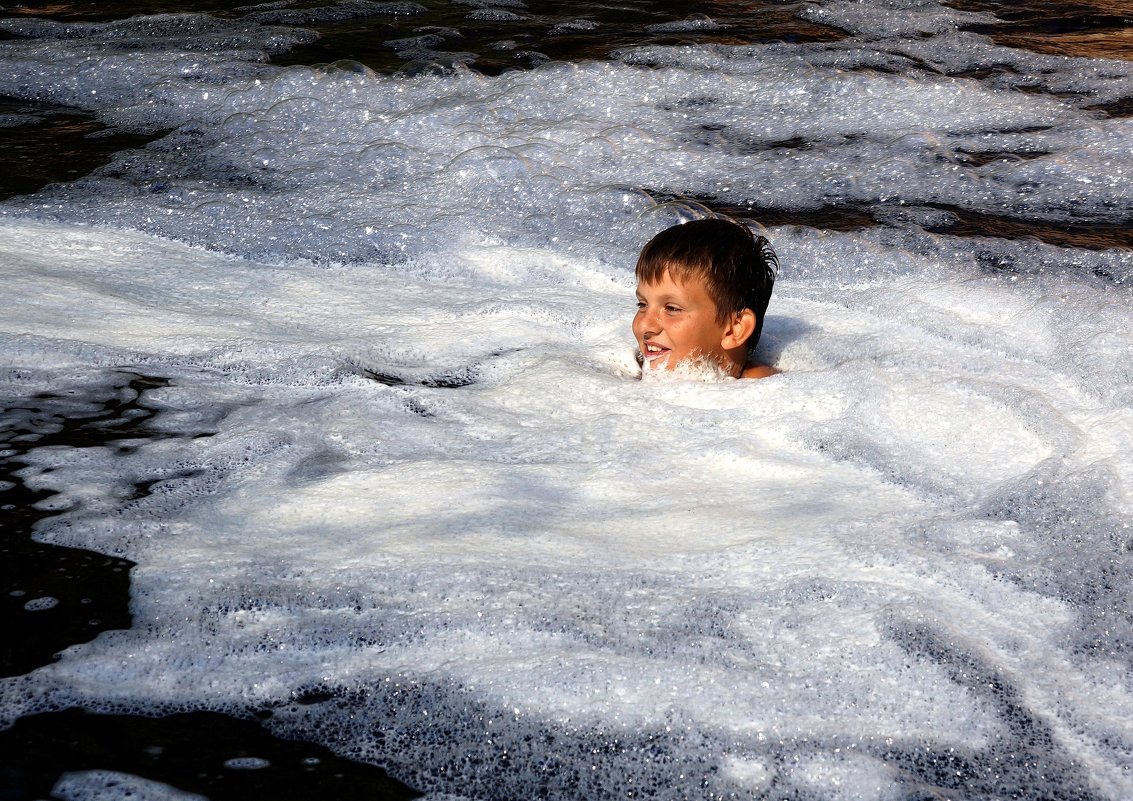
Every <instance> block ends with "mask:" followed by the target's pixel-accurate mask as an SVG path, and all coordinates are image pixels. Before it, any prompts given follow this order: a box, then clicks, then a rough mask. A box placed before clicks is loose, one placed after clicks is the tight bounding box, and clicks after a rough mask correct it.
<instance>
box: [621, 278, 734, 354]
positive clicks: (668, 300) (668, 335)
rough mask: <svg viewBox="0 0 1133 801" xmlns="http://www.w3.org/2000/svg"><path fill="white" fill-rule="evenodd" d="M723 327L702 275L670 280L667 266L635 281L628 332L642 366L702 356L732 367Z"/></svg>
mask: <svg viewBox="0 0 1133 801" xmlns="http://www.w3.org/2000/svg"><path fill="white" fill-rule="evenodd" d="M728 333H729V326H728V325H726V324H724V323H721V322H719V321H718V320H717V319H716V303H715V302H714V301H713V300H712V298H711V296H709V294H708V291H707V289H706V288H705V286H704V282H703V280H701V279H699V278H696V277H691V278H690V279H689V280H687V281H674V280H673V278H672V275H671V274H670V273H669V272H668V271H667V270H666V271H665V272H664V273H663V274H662V275H661V278H660V279H659V280H658V281H656V282H654V283H641V284H638V287H637V314H636V315H635V316H634V318H633V334H634V336H635V337H637V347H638V348H639V349H640V350H641V355H642V358H643V359H644V360H645V362H644V366H645V367H646V368H654V369H666V370H672V369H674V368H675V367H676V366H677V365H678V364H680V363H681V362H686V361H689V360H693V359H697V358H701V357H704V358H708V359H711V360H714V361H716V362H717V363H719V364H720V366H721V367H723V368H724V369H726V370H728V371H729V372H733V362H734V358H733V355H730V354H729V352H728V347H727V342H728V340H727V335H728ZM742 367H743V365H742V364H741V365H740V368H741V369H742Z"/></svg>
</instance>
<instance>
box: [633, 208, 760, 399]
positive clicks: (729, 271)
mask: <svg viewBox="0 0 1133 801" xmlns="http://www.w3.org/2000/svg"><path fill="white" fill-rule="evenodd" d="M635 272H636V275H637V314H636V316H634V318H633V334H634V336H635V337H636V338H637V347H638V348H639V349H640V351H641V359H642V367H643V368H644V369H646V370H656V369H665V370H673V369H674V368H676V367H677V366H678V365H681V364H689V363H692V364H700V363H703V364H705V366H707V367H709V368H717V367H718V368H719V369H720V370H721V371H723V372H724V373H725V374H726V375H729V376H732V377H733V378H763V377H765V376H769V375H774V374H775V373H777V372H778V371H777V370H776V369H775V368H773V367H769V366H767V365H764V364H759V363H757V362H753V361H752V360H751V358H752V355H753V354H754V352H755V344H756V343H757V342H758V341H759V335H760V333H761V332H762V331H763V317H764V313H765V312H766V311H767V302H768V301H769V300H770V299H771V290H772V289H773V288H774V286H775V277H776V275H777V274H778V272H779V260H778V259H777V258H776V257H775V252H774V251H773V250H772V249H771V244H770V243H769V242H768V241H767V240H766V239H765V238H764V237H762V236H760V237H757V236H755V235H754V234H752V232H751V229H749V228H748V227H747V226H746V225H742V224H741V223H738V222H734V221H732V220H728V219H723V218H716V219H707V220H694V221H693V222H688V223H684V224H683V225H675V226H673V227H672V228H667V229H665V230H664V231H662V232H661V233H659V234H657V236H655V237H653V239H651V240H649V243H648V244H646V246H645V247H644V248H642V251H641V255H640V256H639V257H638V259H637V268H636V270H635Z"/></svg>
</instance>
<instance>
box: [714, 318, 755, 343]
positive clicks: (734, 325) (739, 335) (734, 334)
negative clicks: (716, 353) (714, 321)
mask: <svg viewBox="0 0 1133 801" xmlns="http://www.w3.org/2000/svg"><path fill="white" fill-rule="evenodd" d="M753 333H755V312H753V311H752V310H751V309H744V310H743V311H741V312H737V313H736V314H734V315H732V319H731V321H730V322H729V323H728V325H727V326H726V327H725V328H724V338H723V340H722V341H721V342H720V344H721V345H723V346H724V348H725V350H731V349H732V348H738V347H740V346H741V345H743V344H744V343H745V342H747V341H748V339H749V338H750V337H751V335H752V334H753Z"/></svg>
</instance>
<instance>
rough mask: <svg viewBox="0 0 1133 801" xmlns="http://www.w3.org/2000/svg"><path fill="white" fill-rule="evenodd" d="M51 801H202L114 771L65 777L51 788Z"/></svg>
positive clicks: (159, 783)
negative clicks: (125, 800)
mask: <svg viewBox="0 0 1133 801" xmlns="http://www.w3.org/2000/svg"><path fill="white" fill-rule="evenodd" d="M51 797H52V798H59V799H62V801H119V799H122V798H129V799H132V800H133V799H136V801H203V799H204V798H205V797H204V796H201V795H196V794H195V793H186V792H184V791H183V790H178V789H176V788H174V787H170V786H169V785H167V784H162V783H161V782H155V781H151V780H149V779H143V778H141V777H140V776H133V775H131V774H129V773H119V772H117V771H112V770H85V771H73V772H69V773H64V774H63V775H62V776H60V777H59V781H57V782H56V783H55V786H54V787H53V788H51Z"/></svg>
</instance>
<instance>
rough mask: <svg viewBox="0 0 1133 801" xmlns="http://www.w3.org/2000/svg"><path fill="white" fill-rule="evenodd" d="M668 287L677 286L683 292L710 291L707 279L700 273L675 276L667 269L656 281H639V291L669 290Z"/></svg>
mask: <svg viewBox="0 0 1133 801" xmlns="http://www.w3.org/2000/svg"><path fill="white" fill-rule="evenodd" d="M666 285H668V286H676V287H677V288H679V289H683V290H686V291H687V290H690V289H691V290H696V289H699V290H701V291H702V292H706V291H707V290H708V281H707V280H706V279H705V277H704V276H703V275H701V274H700V273H695V272H690V273H686V274H674V273H672V272H670V271H669V270H668V269H666V270H665V271H664V272H662V273H661V274H660V275H658V276H657V278H656V279H654V280H652V281H650V280H648V279H644V280H641V279H639V280H638V282H637V286H638V289H640V288H642V287H647V288H649V289H654V288H668V287H667V286H666Z"/></svg>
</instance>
